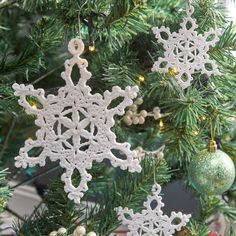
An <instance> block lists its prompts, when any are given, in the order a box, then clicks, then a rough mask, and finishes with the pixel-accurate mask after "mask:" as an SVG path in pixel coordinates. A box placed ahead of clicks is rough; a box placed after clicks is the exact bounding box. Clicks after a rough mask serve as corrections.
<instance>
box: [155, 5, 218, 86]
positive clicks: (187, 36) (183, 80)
mask: <svg viewBox="0 0 236 236" xmlns="http://www.w3.org/2000/svg"><path fill="white" fill-rule="evenodd" d="M193 12H194V7H193V6H189V7H188V8H187V17H184V19H183V22H182V23H181V24H180V25H181V28H180V30H179V32H178V33H176V32H173V33H171V32H170V29H169V27H164V26H162V27H161V28H157V27H154V28H153V33H154V34H155V36H156V38H157V41H158V42H159V43H162V44H163V47H164V49H165V52H164V57H163V58H162V57H160V58H158V61H156V62H155V63H154V65H153V68H152V71H159V72H164V73H167V72H168V71H169V69H171V68H172V69H173V68H175V69H176V70H177V72H178V74H177V75H176V76H175V78H176V79H177V82H178V84H179V85H180V86H181V87H182V89H185V88H187V87H188V86H190V82H191V81H192V80H193V77H192V75H193V74H194V73H195V72H201V74H206V75H207V76H208V77H210V76H211V75H220V72H219V70H218V69H217V65H216V63H215V62H214V61H212V60H210V59H209V55H208V54H207V52H208V51H209V47H210V46H212V47H213V46H215V44H216V43H217V42H218V41H219V35H221V33H222V30H220V29H210V30H209V31H208V32H205V33H204V35H202V34H198V33H197V31H196V29H197V28H198V25H197V23H196V19H193V18H192V17H191V16H192V14H193Z"/></svg>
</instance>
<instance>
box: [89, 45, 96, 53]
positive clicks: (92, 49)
mask: <svg viewBox="0 0 236 236" xmlns="http://www.w3.org/2000/svg"><path fill="white" fill-rule="evenodd" d="M88 49H89V51H90V52H94V51H95V49H96V48H95V46H94V45H89V47H88Z"/></svg>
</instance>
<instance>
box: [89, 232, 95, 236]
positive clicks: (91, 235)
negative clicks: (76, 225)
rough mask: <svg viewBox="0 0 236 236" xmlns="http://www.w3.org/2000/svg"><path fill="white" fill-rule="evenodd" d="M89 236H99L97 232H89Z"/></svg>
mask: <svg viewBox="0 0 236 236" xmlns="http://www.w3.org/2000/svg"><path fill="white" fill-rule="evenodd" d="M87 236H97V234H96V233H95V232H89V233H88V234H87Z"/></svg>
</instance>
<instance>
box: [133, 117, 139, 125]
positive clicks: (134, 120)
mask: <svg viewBox="0 0 236 236" xmlns="http://www.w3.org/2000/svg"><path fill="white" fill-rule="evenodd" d="M132 121H133V124H134V125H137V124H138V123H139V118H138V117H133V118H132Z"/></svg>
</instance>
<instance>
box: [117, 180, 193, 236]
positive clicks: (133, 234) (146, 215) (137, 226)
mask: <svg viewBox="0 0 236 236" xmlns="http://www.w3.org/2000/svg"><path fill="white" fill-rule="evenodd" d="M160 193H161V186H160V185H159V184H157V183H155V184H154V185H153V187H152V194H151V195H148V197H147V200H146V201H145V202H144V203H143V206H144V209H143V210H142V211H141V213H134V212H133V210H132V209H128V208H127V207H126V208H122V207H119V208H118V209H117V212H118V215H119V217H118V219H119V220H121V221H122V223H123V224H126V225H127V226H128V229H129V232H128V233H127V236H141V235H142V236H157V235H162V236H171V235H173V234H174V233H175V231H179V230H181V228H182V227H183V226H185V225H186V224H187V223H188V222H189V219H190V217H191V215H185V214H182V213H181V212H178V213H176V212H171V216H170V217H168V216H167V215H163V212H162V210H161V208H162V207H163V206H164V204H163V203H162V197H161V196H160ZM176 220H178V223H175V221H176Z"/></svg>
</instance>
